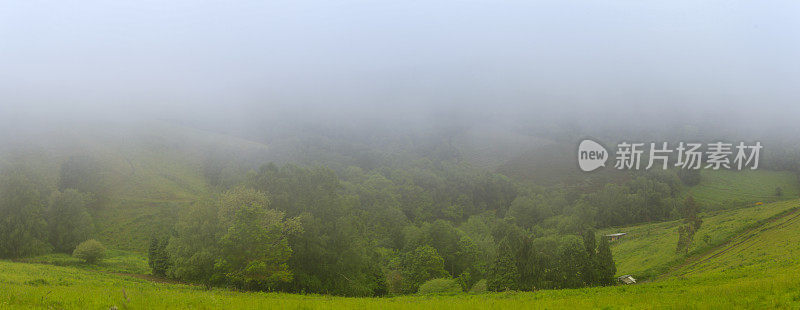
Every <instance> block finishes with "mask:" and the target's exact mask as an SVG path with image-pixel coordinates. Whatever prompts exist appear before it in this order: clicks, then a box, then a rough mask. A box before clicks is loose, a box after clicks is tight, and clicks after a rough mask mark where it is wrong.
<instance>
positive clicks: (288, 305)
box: [0, 200, 800, 309]
mask: <svg viewBox="0 0 800 310" xmlns="http://www.w3.org/2000/svg"><path fill="white" fill-rule="evenodd" d="M798 204H800V201H797V200H793V201H785V202H778V203H773V204H767V205H764V206H759V207H752V208H745V209H737V210H729V211H724V212H717V213H715V214H707V215H706V216H705V217H704V221H705V222H704V224H703V226H704V227H706V230H703V229H701V231H700V232H698V235H700V234H703V233H705V234H708V235H709V236H711V237H710V238H711V241H710V243H709V244H718V245H719V246H717V247H715V248H711V245H708V244H697V240H696V242H695V245H694V246H693V250H692V251H693V252H695V253H699V254H697V255H694V256H692V257H690V258H689V259H688V260H686V261H683V262H681V263H674V264H672V265H670V264H669V263H670V262H669V261H668V260H669V259H664V260H657V261H649V260H646V259H645V257H660V256H662V255H665V256H669V255H670V254H674V244H675V240H673V239H675V238H674V232H673V231H672V230H673V229H674V225H675V223H671V222H670V223H659V224H650V225H640V226H636V227H631V228H628V229H626V230H627V231H630V232H632V233H631V235H630V236H628V237H629V238H627V239H622V240H621V242H617V243H615V244H614V246H613V250H614V253H615V256H616V257H617V262H618V265H619V267H620V269H621V271H622V270H624V269H625V268H631V269H633V268H635V267H637V266H638V265H640V264H641V265H648V266H665V267H671V269H669V271H668V272H667V273H666V274H665V275H663V276H661V277H659V278H658V279H655V280H653V281H647V282H644V283H640V284H637V285H631V286H613V287H597V288H584V289H570V290H544V291H537V292H506V293H488V294H479V295H469V294H460V295H452V296H401V297H389V298H344V297H332V296H321V295H296V294H282V293H255V292H236V291H230V290H225V289H212V290H206V289H204V288H202V287H198V286H192V285H184V284H168V283H158V282H154V281H150V280H148V279H143V278H139V277H134V276H131V275H122V274H118V273H120V272H125V270H129V271H135V270H136V268H139V269H138V270H139V271H141V268H146V261H145V260H144V258H143V257H142V256H141V255H139V254H136V253H130V252H121V251H116V252H112V254H111V256H110V257H109V259H108V260H107V261H106V262H105V263H103V264H101V265H100V266H99V267H91V266H86V265H83V264H82V263H80V262H78V261H77V260H75V259H73V258H71V257H69V256H66V255H64V254H55V255H45V256H40V257H36V258H33V259H31V260H29V261H30V262H41V263H48V264H58V265H62V266H54V265H47V264H31V263H18V262H9V261H0V288H2V289H0V308H40V309H108V308H109V307H111V306H116V307H118V308H119V309H151V308H196V309H219V308H244V309H334V308H335V309H437V308H447V309H522V308H538V309H545V308H546V309H574V308H599V309H632V308H696V309H720V308H751V309H763V308H797V307H800V278H798V277H797V276H796V274H797V273H798V272H800V259H799V258H800V213H796V212H792V211H793V210H794V208H796V207H797V206H798ZM724 236H735V237H733V238H732V239H730V240H726V238H725V237H724ZM725 241H728V242H725ZM648 245H649V246H648ZM653 248H655V249H657V250H655V251H651V250H652V249H653ZM701 252H702V253H701ZM625 253H631V254H632V255H627V256H626V254H625ZM634 254H635V255H634ZM674 257H675V256H673V258H674ZM131 266H138V267H131ZM640 269H641V267H640ZM651 269H652V268H651Z"/></svg>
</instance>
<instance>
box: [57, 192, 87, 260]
mask: <svg viewBox="0 0 800 310" xmlns="http://www.w3.org/2000/svg"><path fill="white" fill-rule="evenodd" d="M91 202H92V198H91V195H89V194H84V193H81V192H78V191H77V190H74V189H66V190H64V191H63V192H59V191H55V192H53V193H52V194H51V195H50V202H49V204H48V206H47V212H46V215H47V226H48V233H49V236H50V238H49V239H50V244H52V245H53V248H54V249H55V250H56V251H58V252H62V253H72V251H73V250H75V247H76V246H78V244H79V243H81V242H83V241H85V240H88V239H89V238H90V237H91V235H92V234H93V233H94V224H93V223H92V216H91V215H90V214H89V212H88V210H87V207H88V206H89V205H90V204H91Z"/></svg>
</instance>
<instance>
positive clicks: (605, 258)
mask: <svg viewBox="0 0 800 310" xmlns="http://www.w3.org/2000/svg"><path fill="white" fill-rule="evenodd" d="M596 261H597V270H598V280H599V283H600V284H602V285H610V284H612V283H614V275H615V274H616V273H617V266H616V264H614V256H613V255H612V254H611V247H610V246H609V244H608V240H607V239H606V238H601V239H600V245H599V246H598V247H597V257H596Z"/></svg>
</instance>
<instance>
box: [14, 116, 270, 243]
mask: <svg viewBox="0 0 800 310" xmlns="http://www.w3.org/2000/svg"><path fill="white" fill-rule="evenodd" d="M15 139H16V140H12V141H0V142H2V143H0V146H1V147H2V148H0V164H9V163H14V164H16V165H19V166H22V167H26V168H28V169H29V170H30V171H31V173H33V174H36V175H37V176H38V178H39V179H41V180H42V182H43V183H44V184H43V187H45V188H46V190H47V191H49V190H53V189H55V188H56V187H57V182H58V175H59V171H60V165H61V164H62V163H64V162H65V161H67V160H68V159H69V158H70V157H85V158H89V159H90V160H91V161H92V162H93V163H94V164H95V165H96V166H97V167H99V169H98V170H99V172H98V173H99V175H98V176H97V177H98V178H99V179H101V180H102V181H101V183H102V184H103V186H104V187H105V193H104V194H103V195H104V196H105V197H104V203H103V205H102V206H101V208H98V209H97V210H94V213H95V214H94V215H95V216H94V222H95V228H96V232H97V234H96V238H97V239H99V240H100V241H102V242H103V243H105V244H106V245H108V246H109V247H111V248H116V249H122V250H134V251H144V250H145V249H146V247H147V242H148V240H149V238H150V236H151V234H152V233H153V232H158V231H162V230H165V229H170V228H171V227H172V224H173V223H174V222H175V219H176V215H177V213H178V210H180V209H181V208H182V207H184V206H186V205H187V204H190V203H191V202H193V201H194V200H195V199H197V198H198V197H199V196H201V195H204V194H205V193H207V192H208V191H209V185H208V184H207V182H206V178H205V176H204V175H203V171H204V166H203V165H204V163H205V161H206V160H207V159H209V158H212V156H224V158H226V159H228V160H230V161H231V162H238V163H245V162H253V163H259V164H260V163H264V162H267V161H268V160H269V156H270V153H269V151H268V148H267V147H266V146H265V145H263V144H259V143H254V142H251V141H248V140H244V139H239V138H235V137H231V136H226V135H221V134H215V133H210V132H205V131H201V130H196V129H192V128H187V127H182V126H179V125H174V124H169V123H165V122H148V123H146V124H140V123H132V124H124V125H120V124H115V125H114V126H111V125H109V124H84V125H81V126H64V127H58V126H57V125H54V127H52V128H48V129H37V130H31V131H26V132H21V133H20V134H19V135H18V136H15ZM17 140H18V141H17Z"/></svg>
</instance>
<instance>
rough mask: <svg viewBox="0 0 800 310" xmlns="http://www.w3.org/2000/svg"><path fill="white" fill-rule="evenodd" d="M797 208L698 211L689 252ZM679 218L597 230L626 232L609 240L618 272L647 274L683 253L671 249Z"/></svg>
mask: <svg viewBox="0 0 800 310" xmlns="http://www.w3.org/2000/svg"><path fill="white" fill-rule="evenodd" d="M794 208H800V201H798V200H788V201H782V202H775V203H770V204H765V205H762V206H753V207H749V208H741V209H734V210H725V211H716V212H711V213H704V214H702V215H701V218H702V219H703V224H702V225H701V226H700V230H699V231H698V232H697V233H696V234H695V237H694V242H693V243H692V246H691V247H690V249H689V254H690V255H692V254H698V253H702V252H704V251H707V250H709V249H711V248H712V247H714V246H717V245H720V244H722V243H724V242H725V241H727V240H728V239H730V238H731V237H732V236H734V235H735V234H737V233H739V232H742V231H744V230H746V229H749V228H751V227H753V226H756V225H758V224H760V223H763V222H764V221H766V220H768V219H769V218H771V217H773V216H776V215H779V214H782V213H784V212H787V211H789V210H792V209H794ZM680 225H681V223H680V221H670V222H663V223H654V224H644V225H638V226H632V227H624V228H614V229H608V230H603V231H601V232H600V233H602V234H607V233H612V232H626V233H628V235H627V236H626V237H625V238H622V239H620V240H618V241H615V242H613V243H612V247H611V249H612V251H613V253H614V259H615V261H616V263H617V273H618V274H633V275H635V276H639V277H643V276H644V277H650V276H654V275H657V274H660V273H662V272H664V271H665V270H666V269H667V268H668V267H670V266H671V265H673V264H675V263H678V262H680V261H681V260H682V259H683V258H684V256H683V255H679V254H677V253H675V247H676V245H677V242H678V226H680Z"/></svg>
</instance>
